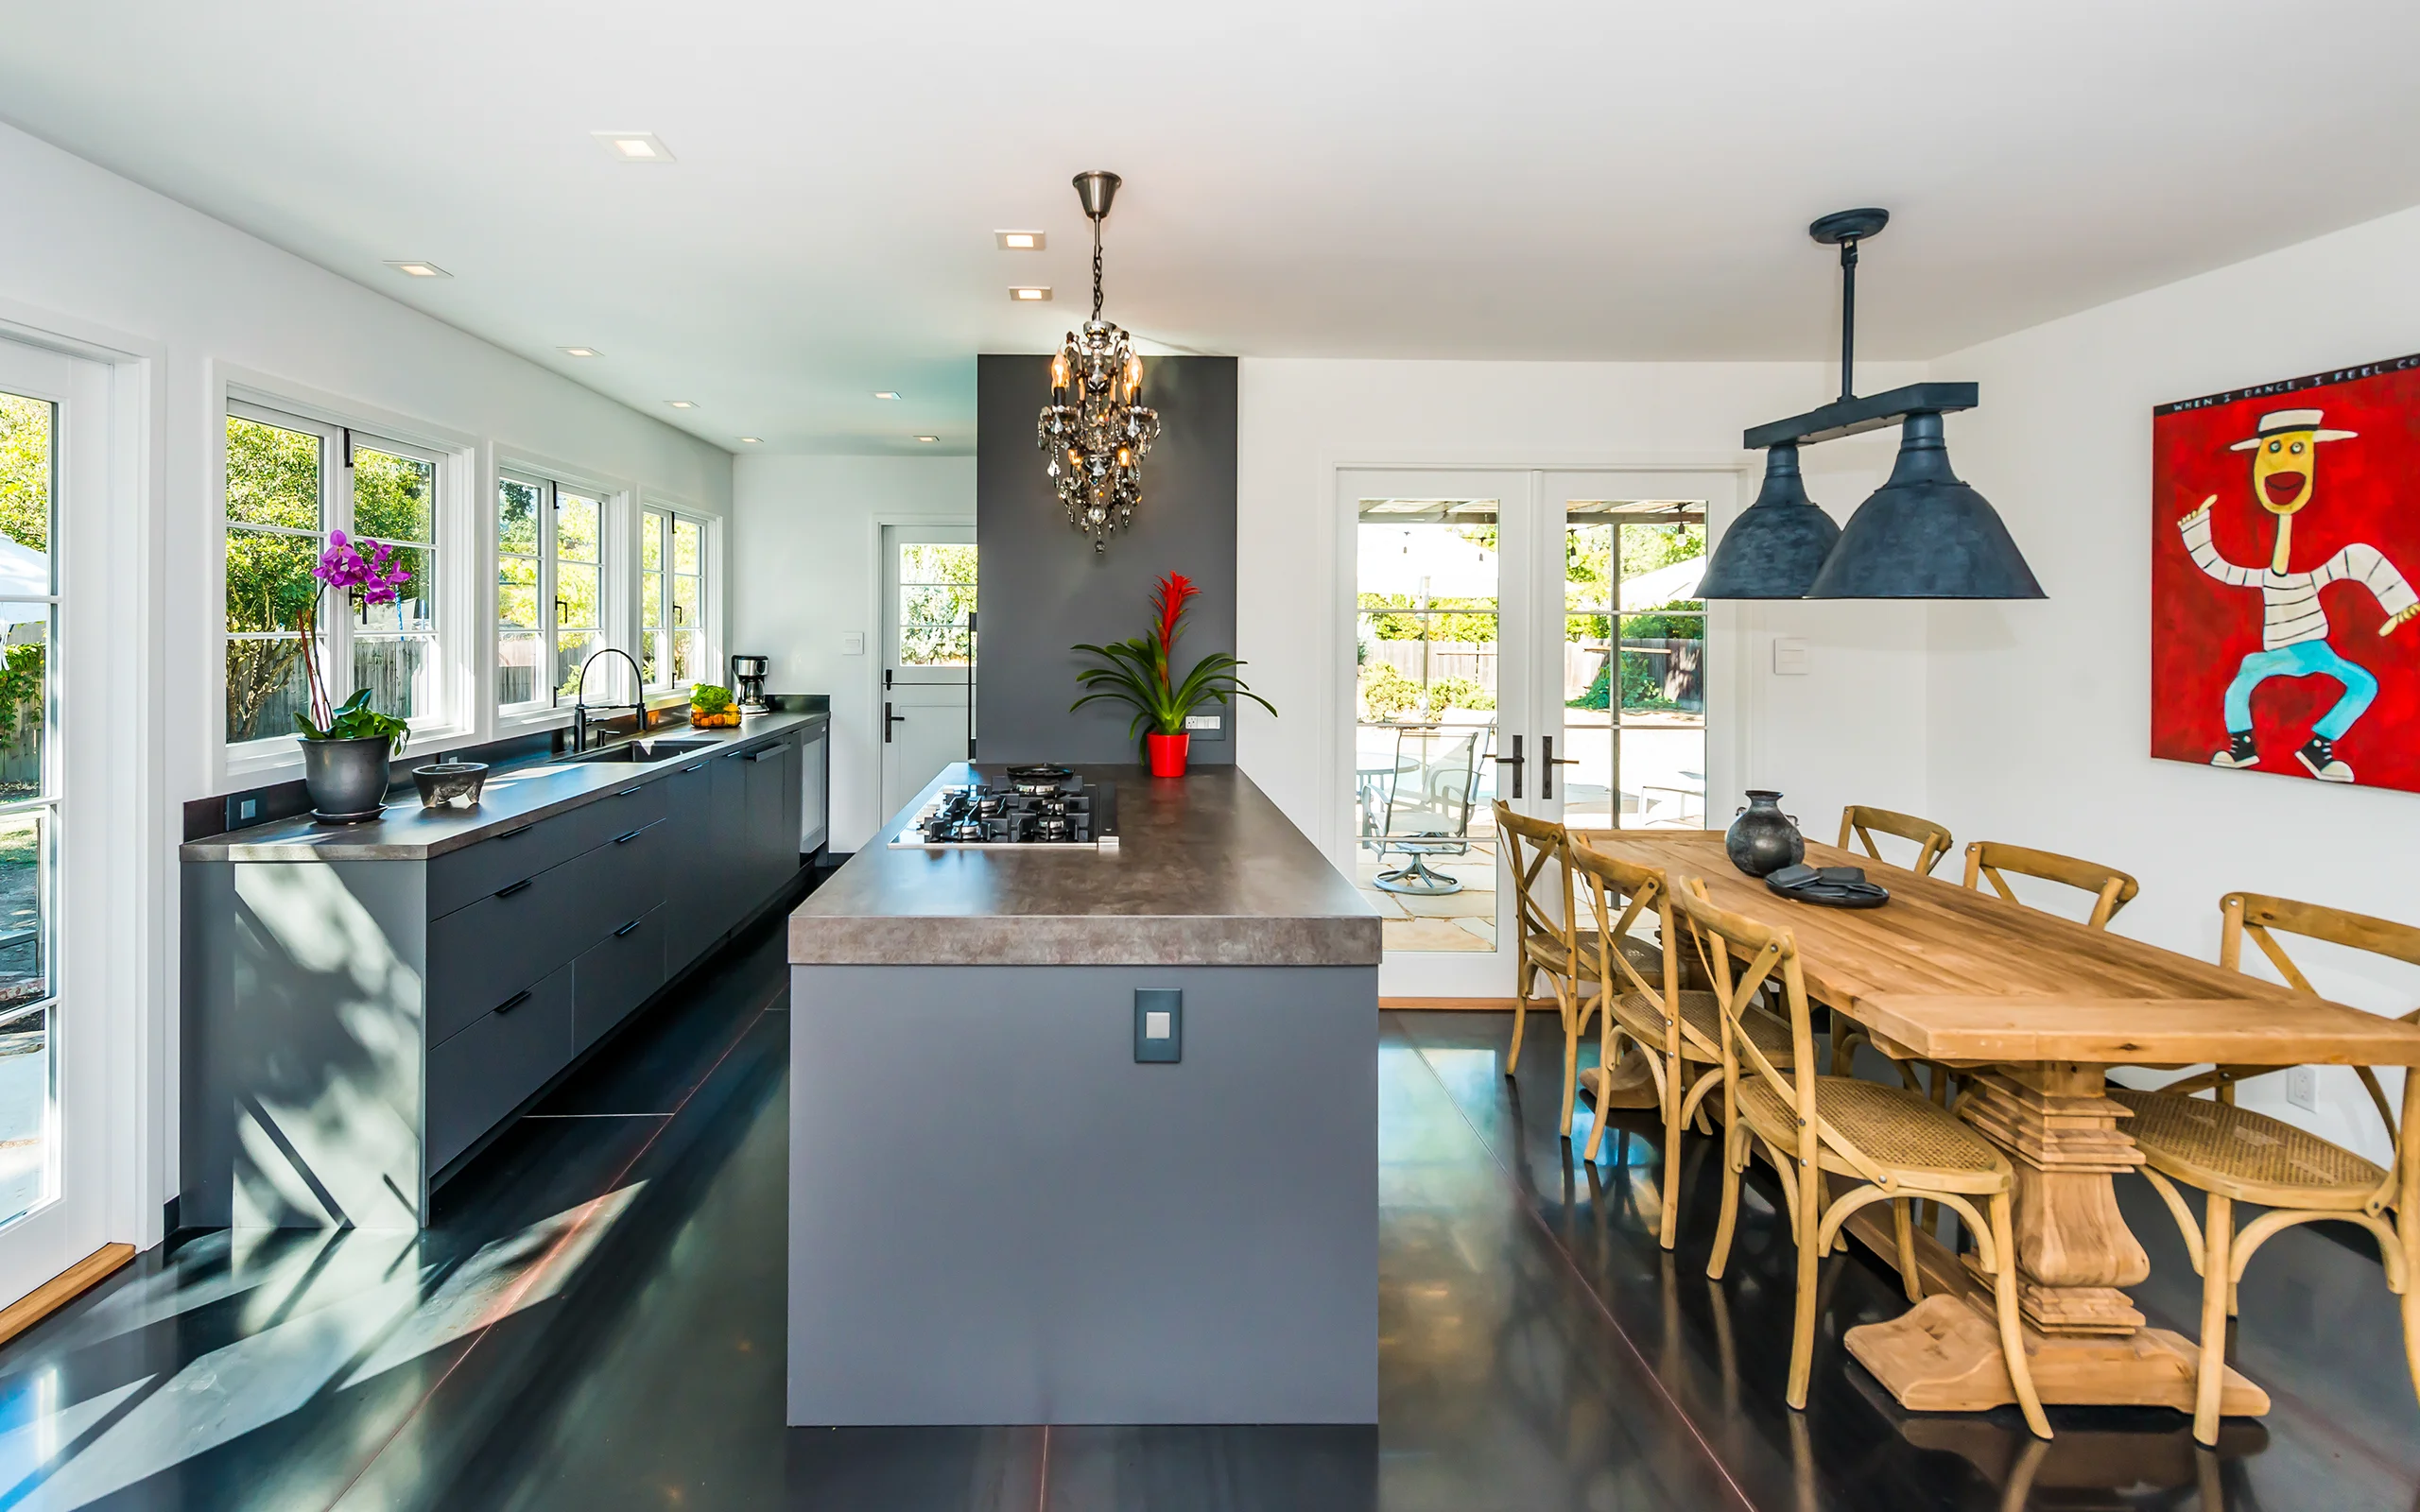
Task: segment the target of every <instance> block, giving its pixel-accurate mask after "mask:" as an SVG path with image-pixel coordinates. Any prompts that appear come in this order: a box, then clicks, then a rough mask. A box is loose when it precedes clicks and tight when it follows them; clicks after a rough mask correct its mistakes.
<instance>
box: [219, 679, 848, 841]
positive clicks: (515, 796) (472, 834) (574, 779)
mask: <svg viewBox="0 0 2420 1512" xmlns="http://www.w3.org/2000/svg"><path fill="white" fill-rule="evenodd" d="M830 718H831V716H830V715H828V714H825V713H770V714H758V715H755V716H753V717H752V718H747V719H743V720H741V721H740V724H739V728H738V729H736V730H695V729H691V728H689V727H686V726H676V727H674V728H672V729H670V730H660V731H657V732H656V734H655V735H654V737H653V738H656V739H660V740H703V741H711V742H712V743H713V746H714V747H715V748H728V747H733V746H744V745H748V744H750V743H751V742H753V741H758V740H762V739H764V738H765V737H766V736H768V735H776V734H780V733H781V732H783V731H784V730H800V729H805V728H809V727H812V726H818V725H824V724H828V723H830ZM614 744H624V743H623V742H614ZM710 754H712V750H699V751H695V752H691V753H689V754H687V755H684V756H676V757H673V758H672V759H671V760H669V761H661V762H653V763H649V764H648V765H622V764H620V763H617V762H589V763H584V764H583V763H578V762H574V761H571V760H570V759H569V758H565V759H563V760H562V761H558V762H554V763H550V764H547V765H530V766H515V767H509V768H506V769H503V770H500V771H495V772H491V773H489V774H488V781H487V786H486V787H485V788H484V789H483V790H482V791H481V792H480V795H479V804H478V807H476V808H469V809H465V808H450V807H449V808H441V809H424V808H422V807H421V806H420V798H419V795H417V794H413V795H410V796H408V797H406V798H404V799H401V800H400V801H390V802H389V803H388V805H387V815H386V817H384V818H382V819H379V820H377V821H376V822H375V823H372V824H348V825H341V826H338V825H327V824H320V823H317V822H316V821H314V820H312V819H311V818H310V817H308V816H303V817H300V818H292V819H279V820H275V821H273V822H271V823H268V824H262V825H255V826H253V827H252V828H251V829H247V830H233V831H230V832H229V833H225V834H218V835H213V836H211V837H210V838H209V839H206V840H195V841H191V842H189V843H188V844H186V845H184V846H182V847H181V848H180V849H179V850H178V852H177V853H178V855H179V856H180V857H181V858H182V859H183V860H186V861H311V860H320V861H425V860H427V859H428V858H429V857H431V856H441V855H443V854H445V853H446V852H447V851H459V850H461V849H462V848H463V847H464V846H468V845H476V844H477V843H478V842H480V841H481V840H484V839H486V838H488V837H489V836H490V835H491V834H493V833H495V832H496V831H497V830H500V829H504V828H507V827H509V826H510V825H514V824H520V823H526V822H527V821H529V820H532V819H543V818H546V817H549V816H553V815H557V814H562V813H567V812H569V811H570V810H572V809H576V808H579V806H580V805H582V804H584V803H589V802H593V801H595V800H596V799H600V798H603V797H604V796H606V795H607V794H609V793H618V792H621V791H623V790H624V789H626V788H628V787H629V786H630V785H631V783H633V782H654V781H656V780H658V779H659V778H663V777H666V776H668V775H669V774H671V773H673V772H677V771H679V770H680V769H681V768H682V767H683V766H687V765H692V764H694V763H695V762H696V761H697V760H698V759H699V757H700V756H705V755H710Z"/></svg>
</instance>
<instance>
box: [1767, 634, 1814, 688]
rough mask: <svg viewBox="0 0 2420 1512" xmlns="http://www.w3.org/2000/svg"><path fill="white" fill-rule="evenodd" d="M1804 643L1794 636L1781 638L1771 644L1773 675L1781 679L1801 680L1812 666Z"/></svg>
mask: <svg viewBox="0 0 2420 1512" xmlns="http://www.w3.org/2000/svg"><path fill="white" fill-rule="evenodd" d="M1812 660H1813V659H1812V658H1811V657H1810V656H1809V655H1808V653H1807V649H1806V642H1805V641H1802V640H1799V639H1798V638H1797V637H1796V636H1788V635H1786V636H1783V637H1781V638H1780V639H1778V640H1776V641H1774V642H1773V675H1774V676H1775V677H1781V678H1803V677H1805V676H1806V672H1807V668H1808V667H1809V666H1810V665H1811V664H1812Z"/></svg>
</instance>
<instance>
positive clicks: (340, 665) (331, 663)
mask: <svg viewBox="0 0 2420 1512" xmlns="http://www.w3.org/2000/svg"><path fill="white" fill-rule="evenodd" d="M334 440H335V442H336V444H335V446H333V447H332V448H330V449H328V451H327V453H326V455H327V456H328V459H329V461H330V462H331V463H332V464H333V466H331V467H329V468H324V469H322V470H321V471H322V472H327V473H329V474H330V475H331V477H332V480H333V481H332V485H331V487H330V488H329V490H328V499H327V503H326V504H325V505H323V506H322V507H320V532H321V536H322V539H321V541H320V547H321V549H322V550H323V551H324V550H325V549H326V546H327V541H326V539H325V538H326V537H327V536H329V535H332V534H333V533H335V532H336V531H338V530H341V531H343V532H344V533H345V537H346V539H347V540H350V539H352V536H353V457H352V456H351V455H350V453H351V450H352V448H351V446H350V444H349V441H348V438H347V437H346V435H345V433H343V432H341V431H339V432H338V433H337V436H336V437H335V438H334ZM320 597H321V599H322V606H321V609H320V612H321V614H322V615H323V616H324V625H325V627H326V633H325V634H324V635H323V636H322V637H321V644H323V645H324V646H325V647H326V657H325V660H324V661H323V662H321V664H320V677H321V679H324V680H325V681H326V683H327V687H328V707H329V708H331V709H333V708H335V707H336V706H337V704H340V703H342V702H344V701H345V700H346V699H347V698H350V697H352V696H353V693H354V687H353V676H354V672H353V613H352V610H353V605H352V603H351V601H350V597H349V595H347V594H346V593H344V592H343V591H341V590H338V589H332V588H325V587H322V588H321V589H320Z"/></svg>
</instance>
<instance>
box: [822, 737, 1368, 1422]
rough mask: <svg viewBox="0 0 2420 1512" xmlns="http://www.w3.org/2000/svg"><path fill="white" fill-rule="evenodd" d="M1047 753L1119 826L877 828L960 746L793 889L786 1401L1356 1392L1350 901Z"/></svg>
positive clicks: (1199, 1407) (1360, 1218) (1259, 845)
mask: <svg viewBox="0 0 2420 1512" xmlns="http://www.w3.org/2000/svg"><path fill="white" fill-rule="evenodd" d="M996 771H997V768H994V767H992V766H990V765H988V764H984V765H981V766H980V774H979V775H980V776H981V777H982V778H983V779H986V780H989V779H991V778H993V777H994V775H995V773H996ZM1074 771H1075V773H1076V778H1077V781H1078V782H1081V783H1083V784H1086V785H1088V786H1089V787H1090V788H1091V789H1092V790H1093V791H1095V792H1098V790H1099V788H1100V785H1101V784H1103V783H1109V784H1114V787H1115V806H1114V807H1115V812H1114V818H1108V817H1104V819H1103V820H1102V821H1101V822H1102V823H1103V827H1104V828H1107V829H1109V830H1111V832H1112V833H1114V834H1115V845H1114V848H1098V847H1096V846H1094V845H1074V844H1069V845H1026V846H1016V847H1006V848H976V849H924V848H904V847H901V846H897V845H895V844H894V842H896V841H898V840H899V839H900V837H901V835H902V834H903V832H904V833H905V834H906V836H907V846H908V847H914V846H918V845H919V843H920V837H919V833H918V832H917V831H915V830H914V829H912V828H908V821H910V820H912V819H913V818H914V817H915V816H917V815H919V814H920V813H922V812H924V811H925V809H926V808H927V807H928V806H929V805H930V804H931V803H932V802H933V801H934V799H936V797H937V796H938V795H940V794H942V792H943V791H944V790H945V789H948V788H951V787H954V786H958V785H960V784H965V783H967V782H970V780H973V779H975V778H976V777H977V775H978V773H977V769H976V768H972V767H969V766H967V765H964V764H960V765H956V766H953V767H951V768H950V769H948V770H946V771H944V772H943V773H942V775H941V776H940V777H939V778H938V779H936V781H935V782H934V783H933V785H932V786H931V787H928V788H927V789H926V790H925V794H924V795H923V796H921V797H920V798H919V799H917V800H916V802H915V803H913V804H911V805H910V806H909V808H908V810H906V811H904V812H903V814H902V815H901V816H900V817H898V818H895V819H893V820H892V821H891V822H890V824H889V825H886V826H885V827H884V829H883V831H882V832H881V833H878V834H877V835H876V837H875V838H874V839H873V841H872V842H871V843H869V844H868V845H867V846H866V847H865V848H864V849H862V850H860V851H858V852H857V853H856V856H855V857H854V858H853V859H852V860H851V861H850V862H849V863H848V865H847V866H845V867H843V868H841V869H840V870H839V871H838V873H837V874H836V875H835V876H834V877H832V878H831V879H830V880H829V881H828V882H826V883H825V884H824V885H823V886H822V887H821V889H819V890H818V891H817V892H815V893H814V894H813V895H811V896H810V897H809V898H808V899H807V900H806V901H805V902H804V903H803V904H801V905H800V907H799V908H798V909H797V911H796V912H795V913H793V914H792V915H791V917H790V922H789V958H790V962H791V970H790V977H791V982H790V1007H791V1040H790V1067H791V1084H790V1215H789V1216H790V1222H789V1242H790V1249H789V1339H788V1345H789V1412H788V1420H789V1421H790V1422H791V1423H793V1424H799V1425H835V1426H837V1425H851V1424H999V1423H1134V1424H1139V1423H1374V1422H1375V1421H1376V1420H1377V1412H1378V1396H1377V1330H1378V1317H1377V1281H1378V1274H1377V1265H1378V1254H1377V1132H1378V1131H1377V1116H1378V1113H1377V1037H1378V1016H1377V963H1378V953H1379V928H1378V919H1377V916H1376V915H1375V914H1374V912H1373V911H1372V910H1371V909H1370V907H1369V906H1368V904H1367V903H1365V902H1363V901H1362V899H1361V898H1360V895H1359V894H1358V893H1357V892H1356V891H1355V889H1354V888H1353V886H1352V885H1350V884H1349V883H1348V882H1347V881H1346V880H1345V879H1344V878H1343V877H1342V876H1340V875H1339V874H1338V872H1337V871H1336V869H1335V868H1333V867H1331V866H1330V865H1329V864H1328V862H1327V860H1326V859H1325V858H1324V857H1323V856H1322V855H1321V854H1320V852H1319V851H1318V850H1317V849H1316V848H1315V847H1314V846H1313V845H1312V844H1311V843H1310V841H1309V840H1308V839H1307V838H1305V836H1304V835H1303V833H1301V832H1300V831H1299V830H1297V829H1296V828H1295V827H1294V826H1293V825H1292V824H1291V823H1289V822H1288V820H1287V819H1286V817H1285V816H1283V815H1282V814H1280V813H1279V812H1278V810H1277V808H1276V806H1275V805H1274V804H1272V803H1271V802H1270V800H1269V799H1268V798H1267V797H1266V796H1265V795H1263V794H1262V793H1261V791H1260V790H1259V789H1258V788H1257V787H1255V786H1253V783H1252V782H1251V780H1250V779H1248V778H1246V777H1244V776H1243V775H1242V774H1240V773H1239V772H1236V771H1235V770H1234V769H1233V768H1224V767H1211V768H1206V769H1199V770H1197V771H1196V772H1195V773H1194V775H1192V776H1191V777H1189V778H1184V779H1178V780H1156V781H1155V780H1153V779H1150V778H1149V777H1146V776H1144V775H1143V774H1142V773H1141V772H1140V770H1139V769H1137V768H1133V767H1089V766H1079V767H1076V768H1074Z"/></svg>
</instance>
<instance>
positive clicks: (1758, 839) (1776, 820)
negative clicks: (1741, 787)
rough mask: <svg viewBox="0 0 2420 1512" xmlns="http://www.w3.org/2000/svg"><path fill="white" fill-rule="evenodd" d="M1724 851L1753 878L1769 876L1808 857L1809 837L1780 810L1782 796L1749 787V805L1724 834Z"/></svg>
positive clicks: (1734, 864) (1738, 866)
mask: <svg viewBox="0 0 2420 1512" xmlns="http://www.w3.org/2000/svg"><path fill="white" fill-rule="evenodd" d="M1722 850H1723V853H1724V854H1726V855H1728V856H1729V857H1730V858H1731V864H1732V865H1733V866H1735V867H1737V868H1739V869H1740V870H1742V871H1744V872H1746V873H1747V874H1748V875H1750V876H1752V877H1763V876H1769V875H1771V874H1772V873H1773V872H1776V871H1779V870H1780V869H1781V868H1784V867H1789V866H1796V865H1797V864H1798V863H1799V862H1801V861H1804V860H1806V836H1805V835H1803V834H1800V833H1798V823H1797V821H1796V820H1794V819H1792V818H1791V817H1790V816H1789V815H1787V814H1784V813H1783V812H1782V811H1781V795H1780V794H1779V793H1775V792H1773V791H1772V790H1770V789H1768V788H1761V787H1752V788H1750V789H1748V806H1747V807H1746V808H1744V809H1741V810H1740V811H1739V816H1738V817H1737V818H1736V819H1733V820H1732V821H1731V828H1730V829H1728V830H1725V831H1724V832H1723V833H1722Z"/></svg>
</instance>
